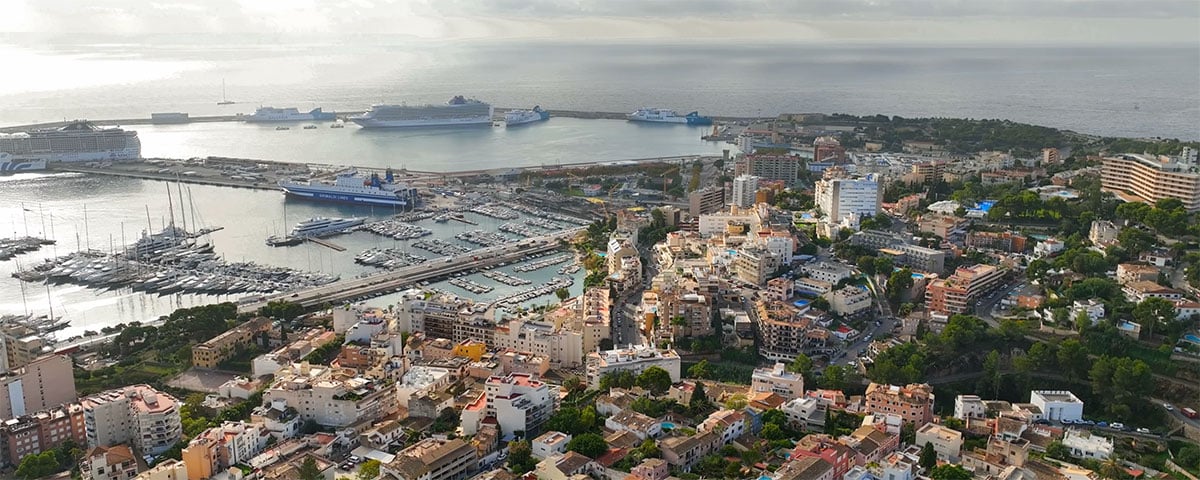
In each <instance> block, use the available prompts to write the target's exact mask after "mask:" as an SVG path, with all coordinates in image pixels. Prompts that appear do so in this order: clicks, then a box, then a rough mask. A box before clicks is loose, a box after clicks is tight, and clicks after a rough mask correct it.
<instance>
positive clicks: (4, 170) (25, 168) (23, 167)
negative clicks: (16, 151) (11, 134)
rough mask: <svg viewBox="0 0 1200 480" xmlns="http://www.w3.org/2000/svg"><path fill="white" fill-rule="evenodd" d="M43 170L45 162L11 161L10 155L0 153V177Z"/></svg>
mask: <svg viewBox="0 0 1200 480" xmlns="http://www.w3.org/2000/svg"><path fill="white" fill-rule="evenodd" d="M45 169H46V161H45V160H13V158H12V155H9V154H7V153H4V152H0V175H7V174H11V173H20V172H31V171H34V170H45Z"/></svg>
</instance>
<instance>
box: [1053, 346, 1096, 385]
mask: <svg viewBox="0 0 1200 480" xmlns="http://www.w3.org/2000/svg"><path fill="white" fill-rule="evenodd" d="M1090 364H1091V361H1090V360H1088V354H1087V348H1086V347H1084V346H1083V344H1082V343H1079V340H1076V339H1074V338H1070V339H1067V340H1063V342H1062V343H1061V344H1059V346H1058V366H1059V368H1061V369H1062V373H1063V375H1064V376H1066V377H1067V378H1069V379H1072V380H1073V379H1078V378H1082V377H1083V376H1084V375H1086V374H1087V371H1088V367H1089V365H1090Z"/></svg>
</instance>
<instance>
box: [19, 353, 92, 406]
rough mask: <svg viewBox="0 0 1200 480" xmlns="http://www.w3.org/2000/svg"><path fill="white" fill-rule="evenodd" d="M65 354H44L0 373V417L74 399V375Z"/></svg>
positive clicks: (76, 396)
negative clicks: (7, 371)
mask: <svg viewBox="0 0 1200 480" xmlns="http://www.w3.org/2000/svg"><path fill="white" fill-rule="evenodd" d="M71 368H72V365H71V359H70V358H68V357H67V356H65V355H45V356H41V357H38V358H36V359H33V360H32V361H29V362H28V363H26V364H25V365H24V366H22V367H19V368H16V369H14V370H12V371H10V372H9V373H8V374H6V375H3V376H0V418H13V417H20V416H22V415H26V414H29V413H32V412H37V411H40V410H46V409H48V408H51V407H57V406H60V405H63V404H66V403H68V402H74V401H75V399H76V398H78V395H76V394H75V374H74V372H72V370H71Z"/></svg>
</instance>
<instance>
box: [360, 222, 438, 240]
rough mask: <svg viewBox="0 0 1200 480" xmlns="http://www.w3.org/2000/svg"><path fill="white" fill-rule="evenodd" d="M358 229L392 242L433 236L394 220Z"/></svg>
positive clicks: (429, 231) (428, 230)
mask: <svg viewBox="0 0 1200 480" xmlns="http://www.w3.org/2000/svg"><path fill="white" fill-rule="evenodd" d="M358 229H359V230H362V231H364V232H370V233H373V234H375V235H380V236H384V237H388V238H391V239H394V240H413V239H417V238H421V237H426V236H429V235H433V230H430V229H428V228H425V227H422V226H420V225H413V224H411V223H407V222H405V221H402V220H399V219H395V218H392V219H388V220H380V221H378V222H370V223H367V224H364V225H363V226H361V227H358Z"/></svg>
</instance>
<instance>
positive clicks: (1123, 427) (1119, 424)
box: [1109, 422, 1125, 430]
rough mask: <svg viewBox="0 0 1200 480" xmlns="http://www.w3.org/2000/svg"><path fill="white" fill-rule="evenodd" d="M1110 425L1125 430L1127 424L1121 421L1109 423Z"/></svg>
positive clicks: (1115, 428)
mask: <svg viewBox="0 0 1200 480" xmlns="http://www.w3.org/2000/svg"><path fill="white" fill-rule="evenodd" d="M1109 427H1112V428H1113V429H1114V430H1124V429H1125V424H1124V423H1121V422H1113V424H1112V425H1109Z"/></svg>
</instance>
